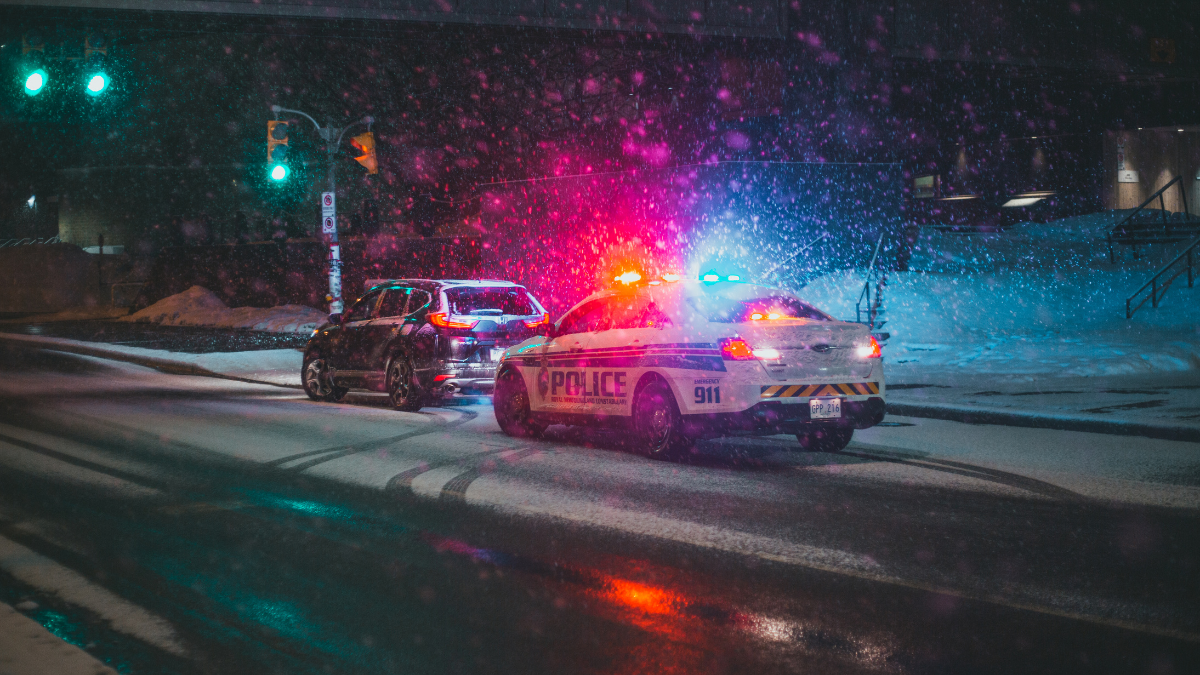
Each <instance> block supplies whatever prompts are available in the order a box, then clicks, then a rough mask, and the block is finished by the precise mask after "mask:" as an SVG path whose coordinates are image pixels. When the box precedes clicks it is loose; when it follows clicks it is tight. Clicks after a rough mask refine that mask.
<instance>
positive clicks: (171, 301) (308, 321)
mask: <svg viewBox="0 0 1200 675" xmlns="http://www.w3.org/2000/svg"><path fill="white" fill-rule="evenodd" d="M327 318H328V316H327V315H326V314H325V313H324V312H322V311H320V310H316V309H313V308H312V307H305V306H304V305H282V306H280V307H266V308H263V307H234V308H230V307H229V306H227V305H226V304H225V303H224V302H223V301H222V300H221V299H220V298H219V297H217V295H216V294H215V293H213V292H212V291H210V290H208V289H207V288H203V287H201V286H192V287H191V288H189V289H187V290H186V291H184V292H182V293H177V294H175V295H172V296H171V297H169V298H163V299H162V300H159V301H158V302H156V303H154V304H153V305H150V306H149V307H147V308H145V309H143V310H141V311H139V312H135V313H133V314H130V315H129V316H124V317H121V318H119V319H118V321H137V322H145V323H156V324H159V325H163V326H212V327H215V328H247V329H250V330H261V331H269V332H272V333H308V332H311V331H312V330H313V329H314V328H316V327H317V326H319V325H320V324H322V323H324V322H325V321H326V319H327Z"/></svg>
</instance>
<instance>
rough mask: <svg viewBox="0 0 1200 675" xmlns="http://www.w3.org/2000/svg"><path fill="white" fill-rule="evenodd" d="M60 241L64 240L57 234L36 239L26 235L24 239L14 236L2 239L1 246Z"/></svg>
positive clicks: (55, 242)
mask: <svg viewBox="0 0 1200 675" xmlns="http://www.w3.org/2000/svg"><path fill="white" fill-rule="evenodd" d="M60 241H62V240H61V239H59V238H58V235H57V234H56V235H54V236H53V237H46V238H45V239H34V238H33V237H25V238H23V239H22V238H13V239H6V240H4V241H0V248H4V247H5V246H25V245H27V244H57V243H59V242H60Z"/></svg>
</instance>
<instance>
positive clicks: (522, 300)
mask: <svg viewBox="0 0 1200 675" xmlns="http://www.w3.org/2000/svg"><path fill="white" fill-rule="evenodd" d="M446 302H448V303H449V310H450V313H451V314H459V315H472V314H473V315H477V316H478V315H485V316H486V315H495V316H499V315H501V314H508V315H510V316H533V315H534V314H537V313H538V312H537V310H536V309H534V308H533V303H531V302H530V301H529V294H528V293H526V292H525V289H524V288H520V287H516V286H459V287H457V288H447V289H446Z"/></svg>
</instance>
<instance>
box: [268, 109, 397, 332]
mask: <svg viewBox="0 0 1200 675" xmlns="http://www.w3.org/2000/svg"><path fill="white" fill-rule="evenodd" d="M271 112H273V113H275V114H276V115H278V114H279V113H281V112H286V113H293V114H296V115H302V116H304V117H306V118H308V121H309V122H312V123H313V126H314V127H316V128H317V134H318V135H320V136H321V140H323V141H325V153H326V154H327V155H328V156H329V199H328V201H326V200H325V199H324V198H323V199H322V200H321V232H322V233H323V234H327V235H329V313H330V314H341V313H342V310H343V308H344V305H343V303H342V253H341V245H340V244H338V228H337V212H336V211H335V202H334V200H335V195H336V194H337V179H336V177H335V176H334V163H333V158H334V156H335V155H336V154H337V149H338V146H339V145H341V143H342V137H343V136H345V135H346V132H347V131H349V130H350V128H351V127H354V126H356V125H359V124H365V125H367V129H368V130H370V128H371V124H372V123H373V122H374V121H375V118H373V117H371V116H369V115H368V116H367V117H364V118H362V119H361V120H358V121H357V122H351V123H350V124H348V125H346V126H344V127H342V128H340V129H339V128H337V127H335V126H333V125H332V124H327V125H325V126H321V125H320V124H318V123H317V121H316V120H315V119H313V116H312V115H309V114H308V113H306V112H304V111H303V110H293V109H291V108H283V107H280V106H277V105H273V106H271ZM281 168H282V169H283V176H281V177H280V178H275V172H276V171H278V170H279V169H281ZM286 176H287V168H286V167H283V166H282V165H277V166H276V167H275V168H274V169H272V170H271V177H272V178H274V179H275V180H282V178H284V177H286Z"/></svg>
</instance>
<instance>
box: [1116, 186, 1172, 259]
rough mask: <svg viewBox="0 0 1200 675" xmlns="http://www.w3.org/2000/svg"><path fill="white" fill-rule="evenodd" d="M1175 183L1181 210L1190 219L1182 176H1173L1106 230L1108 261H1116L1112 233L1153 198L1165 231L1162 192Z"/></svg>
mask: <svg viewBox="0 0 1200 675" xmlns="http://www.w3.org/2000/svg"><path fill="white" fill-rule="evenodd" d="M1176 183H1178V184H1179V196H1180V197H1181V198H1182V199H1183V212H1184V213H1185V214H1187V218H1188V220H1189V221H1190V220H1191V218H1192V216H1191V214H1190V213H1188V203H1187V190H1185V189H1184V188H1183V176H1175V177H1174V178H1172V179H1171V180H1170V181H1169V182H1168V183H1167V184H1166V185H1164V186H1162V187H1161V188H1159V189H1158V191H1156V192H1155V193H1154V194H1152V195H1150V196H1149V197H1147V198H1146V201H1144V202H1142V203H1141V204H1140V205H1139V206H1138V207H1137V208H1136V209H1134V210H1133V213H1130V214H1129V215H1127V216H1125V217H1124V218H1122V219H1121V222H1119V223H1117V224H1116V225H1113V226H1112V227H1111V228H1110V229H1109V230H1108V261H1109V262H1110V263H1115V262H1117V258H1116V254H1115V253H1114V252H1113V234H1114V233H1115V232H1116V231H1117V230H1118V229H1119V228H1121V227H1122V226H1124V225H1125V224H1126V223H1128V222H1129V221H1131V220H1133V218H1134V216H1136V215H1137V214H1139V213H1141V212H1142V209H1144V208H1146V206H1147V205H1148V204H1150V202H1152V201H1154V200H1155V199H1157V200H1158V205H1159V207H1160V208H1159V213H1161V214H1162V225H1163V231H1164V232H1166V229H1167V203H1166V201H1165V200H1164V199H1163V193H1165V192H1166V191H1167V188H1169V187H1171V186H1172V185H1175V184H1176ZM1134 253H1135V254H1136V250H1135V251H1134ZM1135 257H1136V256H1135Z"/></svg>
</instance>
